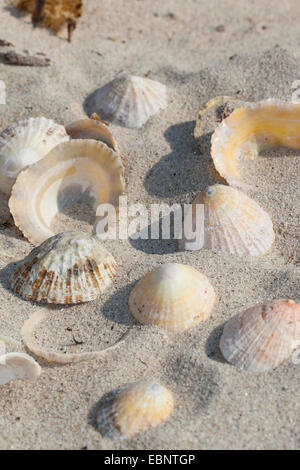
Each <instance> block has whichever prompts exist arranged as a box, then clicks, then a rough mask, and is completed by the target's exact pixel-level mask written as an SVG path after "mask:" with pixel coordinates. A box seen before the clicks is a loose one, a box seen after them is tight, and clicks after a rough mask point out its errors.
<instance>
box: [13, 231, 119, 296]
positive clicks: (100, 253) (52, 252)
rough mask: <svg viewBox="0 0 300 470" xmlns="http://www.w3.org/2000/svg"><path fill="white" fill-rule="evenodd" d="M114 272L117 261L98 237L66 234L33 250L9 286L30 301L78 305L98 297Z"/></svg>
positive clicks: (80, 233)
mask: <svg viewBox="0 0 300 470" xmlns="http://www.w3.org/2000/svg"><path fill="white" fill-rule="evenodd" d="M115 272H116V262H115V260H114V258H113V257H112V255H111V254H110V253H109V252H108V251H107V250H106V249H105V248H104V247H103V246H102V244H101V242H100V241H99V239H98V238H97V237H96V236H89V235H88V234H86V233H82V232H64V233H60V234H58V235H55V236H54V237H51V238H49V239H48V240H46V241H45V242H44V243H42V245H40V246H38V247H36V248H34V249H33V250H32V251H31V253H30V254H29V255H28V256H27V257H26V258H25V259H24V260H22V261H20V262H19V263H18V264H17V266H16V268H15V270H14V271H13V273H12V275H11V278H10V287H11V289H12V291H13V292H15V293H16V294H18V295H19V296H20V297H23V298H24V299H27V300H35V301H38V302H47V303H55V304H75V303H79V302H88V301H90V300H94V299H96V298H97V297H99V295H101V294H102V293H103V291H104V290H105V289H106V287H107V286H109V285H110V284H111V281H112V278H113V277H114V275H115Z"/></svg>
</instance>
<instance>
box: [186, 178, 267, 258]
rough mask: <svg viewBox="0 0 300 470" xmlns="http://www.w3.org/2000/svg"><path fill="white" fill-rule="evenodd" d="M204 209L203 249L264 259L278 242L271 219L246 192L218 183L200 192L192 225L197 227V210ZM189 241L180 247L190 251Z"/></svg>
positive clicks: (195, 203) (194, 205) (195, 201)
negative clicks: (274, 243)
mask: <svg viewBox="0 0 300 470" xmlns="http://www.w3.org/2000/svg"><path fill="white" fill-rule="evenodd" d="M198 204H201V205H203V207H204V220H203V221H202V225H201V229H202V228H203V231H204V239H203V237H201V246H200V245H199V246H196V247H195V248H191V249H200V248H208V249H211V250H216V251H222V252H224V253H228V254H232V255H238V256H260V255H263V254H265V253H267V252H268V251H269V250H270V248H271V246H272V244H273V242H274V239H275V234H274V231H273V224H272V221H271V218H270V216H269V215H268V213H267V212H265V211H264V210H263V209H262V208H261V207H260V206H259V205H258V204H257V203H256V202H255V201H254V200H253V199H251V198H250V197H249V196H247V195H246V194H244V193H243V192H241V191H239V190H237V189H234V188H231V187H230V186H224V185H222V184H215V185H214V186H209V187H208V188H207V189H206V190H205V191H203V192H202V193H200V194H199V195H198V196H197V197H196V199H195V200H194V202H193V205H192V206H193V208H192V209H191V210H193V216H192V223H193V226H195V215H194V214H195V207H196V206H197V205H198ZM189 243H190V241H187V240H186V239H185V238H183V240H181V242H180V244H179V246H180V248H183V249H189Z"/></svg>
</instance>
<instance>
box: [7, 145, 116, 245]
mask: <svg viewBox="0 0 300 470" xmlns="http://www.w3.org/2000/svg"><path fill="white" fill-rule="evenodd" d="M123 174H124V170H123V165H122V161H121V159H120V157H119V156H118V154H117V153H115V152H114V151H113V150H111V149H110V148H108V147H107V145H105V144H104V143H102V142H97V141H95V140H89V139H86V140H74V141H71V142H66V143H64V144H61V145H59V146H57V147H56V148H55V149H53V150H52V152H50V153H49V154H48V155H47V157H46V158H44V159H43V160H41V161H40V162H37V163H35V164H34V165H31V166H30V167H29V168H27V170H24V171H23V172H22V173H20V174H19V176H18V178H17V181H16V183H15V185H14V187H13V189H12V194H11V197H10V200H9V207H10V211H11V213H12V215H13V218H14V220H15V224H16V226H17V227H19V229H20V230H21V231H22V232H23V234H24V235H25V236H26V237H27V238H28V240H30V241H31V242H32V243H34V244H36V245H38V244H40V243H42V242H43V241H45V240H46V239H47V238H49V237H51V236H53V235H54V233H53V231H52V230H51V228H50V225H51V221H52V220H53V218H54V217H55V215H56V214H57V213H58V212H59V211H60V210H61V209H63V208H65V207H69V206H72V205H73V204H74V203H76V202H84V203H87V201H90V200H92V204H93V208H94V210H95V216H96V213H97V209H98V207H99V205H100V204H104V203H110V204H112V205H113V206H114V207H115V208H116V209H118V206H119V197H120V196H121V195H122V194H123V192H124V179H123Z"/></svg>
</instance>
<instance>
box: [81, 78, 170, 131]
mask: <svg viewBox="0 0 300 470" xmlns="http://www.w3.org/2000/svg"><path fill="white" fill-rule="evenodd" d="M88 101H89V104H88V107H89V109H90V111H95V112H96V113H98V114H99V115H100V116H102V114H104V118H105V119H108V120H110V121H117V122H119V123H121V124H123V125H124V126H125V127H131V128H139V127H141V126H142V125H143V124H145V122H146V121H148V119H149V118H150V117H151V116H153V115H154V114H156V113H157V112H158V111H159V110H160V109H165V108H166V107H167V89H166V86H165V85H163V84H162V83H159V82H156V81H154V80H150V79H149V78H142V77H136V76H133V75H129V74H127V73H122V74H120V75H118V76H117V77H116V78H115V79H114V80H112V81H111V82H109V83H107V84H106V85H104V86H103V87H102V88H99V89H98V90H96V91H95V92H94V93H93V94H92V95H91V97H90V98H89V100H88Z"/></svg>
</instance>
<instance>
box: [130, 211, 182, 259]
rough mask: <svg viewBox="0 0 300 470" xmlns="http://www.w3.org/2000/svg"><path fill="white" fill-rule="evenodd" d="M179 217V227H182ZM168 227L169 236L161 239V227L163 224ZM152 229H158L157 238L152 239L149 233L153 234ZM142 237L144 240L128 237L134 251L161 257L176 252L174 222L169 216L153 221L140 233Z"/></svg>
mask: <svg viewBox="0 0 300 470" xmlns="http://www.w3.org/2000/svg"><path fill="white" fill-rule="evenodd" d="M179 216H180V221H179V222H180V226H181V225H182V217H181V214H179ZM165 222H166V223H167V224H168V225H170V236H169V238H163V236H162V235H163V232H162V227H163V224H164V223H165ZM154 228H159V233H158V235H159V238H158V239H153V238H152V237H151V233H153V229H154ZM140 234H141V235H142V236H145V238H131V237H129V242H130V244H131V245H132V246H133V247H134V248H135V249H136V250H140V251H143V252H144V253H148V254H156V255H163V254H167V253H175V252H176V251H177V242H178V240H176V239H175V238H174V220H173V216H172V217H171V218H170V217H169V215H165V216H164V217H160V219H159V220H158V221H156V222H155V221H154V222H153V223H152V224H149V225H148V226H147V227H145V228H143V229H142V230H141V231H140Z"/></svg>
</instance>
